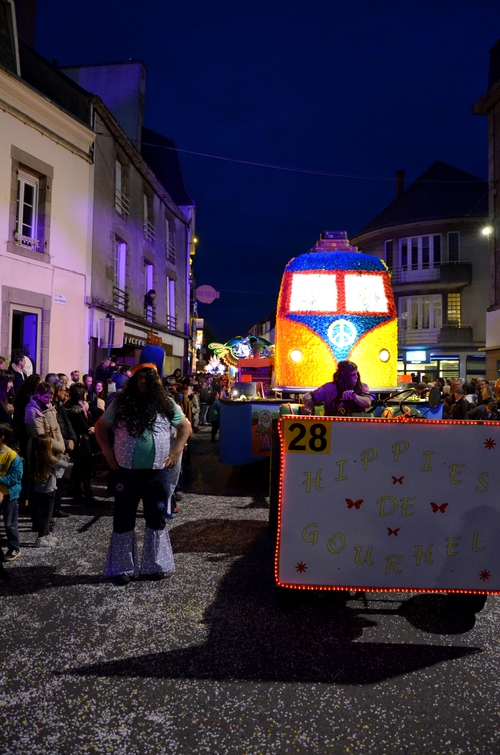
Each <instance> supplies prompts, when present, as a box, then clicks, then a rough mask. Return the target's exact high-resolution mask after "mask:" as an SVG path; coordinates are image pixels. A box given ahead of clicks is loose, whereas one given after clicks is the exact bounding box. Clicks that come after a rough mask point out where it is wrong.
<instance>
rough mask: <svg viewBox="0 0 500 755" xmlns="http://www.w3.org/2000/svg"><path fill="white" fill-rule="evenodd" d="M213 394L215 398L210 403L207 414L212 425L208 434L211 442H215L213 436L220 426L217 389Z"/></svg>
mask: <svg viewBox="0 0 500 755" xmlns="http://www.w3.org/2000/svg"><path fill="white" fill-rule="evenodd" d="M214 396H215V398H214V400H213V401H212V403H211V404H210V406H209V408H208V414H207V419H208V421H209V422H210V424H211V425H212V432H211V435H210V440H211V442H212V443H215V436H216V435H217V433H218V432H219V428H220V394H219V391H218V390H217V389H216V390H215V391H214Z"/></svg>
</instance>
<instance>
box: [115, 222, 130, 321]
mask: <svg viewBox="0 0 500 755" xmlns="http://www.w3.org/2000/svg"><path fill="white" fill-rule="evenodd" d="M114 246H115V248H114V286H113V304H114V306H115V307H116V308H117V309H121V310H122V311H125V310H126V309H128V293H127V291H126V285H127V283H126V282H127V245H126V243H125V242H124V241H123V240H122V239H120V238H119V237H118V236H115V244H114Z"/></svg>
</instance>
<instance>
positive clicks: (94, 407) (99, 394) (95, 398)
mask: <svg viewBox="0 0 500 755" xmlns="http://www.w3.org/2000/svg"><path fill="white" fill-rule="evenodd" d="M87 401H88V402H89V407H90V413H91V414H92V417H93V419H94V422H96V421H97V420H98V419H99V417H101V416H102V414H103V413H104V410H105V408H106V390H105V384H104V383H102V382H101V381H100V380H97V381H96V382H95V383H94V387H93V390H92V391H90V392H89V393H88V395H87Z"/></svg>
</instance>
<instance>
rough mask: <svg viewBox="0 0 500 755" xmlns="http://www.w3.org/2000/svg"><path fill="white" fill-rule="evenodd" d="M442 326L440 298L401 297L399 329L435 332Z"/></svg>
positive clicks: (433, 296)
mask: <svg viewBox="0 0 500 755" xmlns="http://www.w3.org/2000/svg"><path fill="white" fill-rule="evenodd" d="M442 324H443V316H442V297H441V295H440V294H432V295H427V296H402V297H401V298H400V299H399V327H400V328H401V330H402V331H407V330H436V329H439V328H441V326H442Z"/></svg>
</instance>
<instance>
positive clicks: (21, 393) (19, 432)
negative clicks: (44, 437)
mask: <svg viewBox="0 0 500 755" xmlns="http://www.w3.org/2000/svg"><path fill="white" fill-rule="evenodd" d="M41 380H42V379H41V377H40V375H36V374H35V375H30V377H29V378H26V380H25V381H24V383H23V384H22V386H21V387H20V388H19V390H18V392H17V393H16V395H15V396H14V415H13V418H12V419H13V424H14V435H15V438H16V441H17V444H18V448H19V455H20V456H21V457H22V458H23V459H24V470H23V482H22V487H21V492H20V494H19V499H18V503H19V508H24V507H26V506H27V499H28V490H29V477H28V464H27V461H28V439H29V433H28V429H27V427H26V423H25V421H24V420H25V415H26V407H27V406H28V404H29V402H30V400H31V398H32V396H34V395H35V394H36V391H37V388H38V386H39V384H40V383H41Z"/></svg>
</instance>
